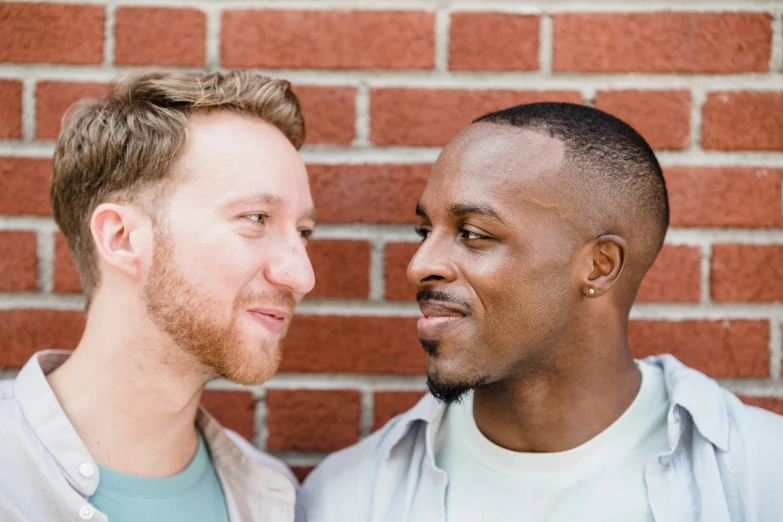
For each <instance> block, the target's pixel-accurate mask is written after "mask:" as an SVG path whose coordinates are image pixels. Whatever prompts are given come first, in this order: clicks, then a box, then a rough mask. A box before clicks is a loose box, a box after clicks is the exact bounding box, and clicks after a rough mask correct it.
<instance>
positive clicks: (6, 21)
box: [0, 3, 104, 64]
mask: <svg viewBox="0 0 783 522" xmlns="http://www.w3.org/2000/svg"><path fill="white" fill-rule="evenodd" d="M103 16H104V8H103V7H102V6H97V5H56V4H51V3H44V4H38V3H35V4H34V3H5V4H0V62H16V63H34V62H40V63H71V64H99V63H101V60H103Z"/></svg>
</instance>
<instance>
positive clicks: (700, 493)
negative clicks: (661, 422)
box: [296, 355, 783, 522]
mask: <svg viewBox="0 0 783 522" xmlns="http://www.w3.org/2000/svg"><path fill="white" fill-rule="evenodd" d="M645 361H647V362H649V363H652V364H656V365H658V366H660V367H661V369H662V370H663V374H664V382H665V386H666V391H667V394H668V396H669V403H670V404H669V409H668V414H667V431H668V447H667V448H666V449H665V450H664V451H662V452H660V453H658V454H657V455H655V457H654V458H653V459H651V460H650V461H649V462H648V463H647V466H646V470H644V478H645V483H646V485H647V499H648V502H649V505H650V510H651V511H652V514H653V516H654V518H655V520H656V522H694V521H704V522H775V521H783V494H781V486H783V417H781V416H778V415H775V414H773V413H770V412H768V411H765V410H761V409H759V408H754V407H751V406H746V405H744V404H742V402H740V400H739V399H738V398H737V397H736V396H734V395H733V394H731V393H729V392H728V391H726V390H724V389H722V388H721V387H720V386H719V385H718V384H717V383H716V382H715V381H713V380H712V379H710V378H708V377H706V376H705V375H703V374H701V373H699V372H698V371H696V370H693V369H691V368H688V367H686V366H685V365H683V364H682V363H680V362H679V361H678V360H677V359H675V358H674V357H672V356H671V355H661V356H657V357H650V358H647V359H645ZM445 410H446V407H445V406H443V405H441V404H439V403H438V402H437V401H436V400H435V399H434V398H433V397H432V396H430V395H427V396H425V397H424V398H423V399H422V400H421V401H420V402H419V403H418V404H417V405H416V406H415V407H414V408H413V409H411V410H409V411H408V412H406V413H403V414H402V415H399V416H397V417H395V418H394V419H393V420H392V421H390V422H389V423H388V424H387V425H386V426H385V427H384V428H382V429H381V430H379V431H377V432H376V433H374V434H373V435H371V436H370V437H368V438H366V439H364V440H363V441H361V442H360V443H358V444H357V445H355V446H352V447H350V448H347V449H345V450H342V451H340V452H338V453H334V454H332V455H331V456H329V457H328V458H326V460H324V462H323V463H322V464H321V465H320V466H319V467H318V468H317V469H316V470H315V471H314V472H313V473H312V474H311V475H310V477H309V478H308V479H307V481H306V482H305V484H304V486H303V487H302V489H301V491H300V495H299V498H298V500H297V509H296V515H297V516H296V520H297V522H332V521H334V522H338V521H339V522H342V521H345V520H351V521H354V520H356V521H372V522H382V521H384V522H423V521H426V522H445V521H446V489H447V483H448V477H447V474H446V472H445V471H443V470H442V469H439V468H438V467H437V466H436V464H435V457H434V451H433V449H434V439H435V435H436V433H437V431H438V427H439V424H440V422H441V419H442V418H443V415H444V412H445Z"/></svg>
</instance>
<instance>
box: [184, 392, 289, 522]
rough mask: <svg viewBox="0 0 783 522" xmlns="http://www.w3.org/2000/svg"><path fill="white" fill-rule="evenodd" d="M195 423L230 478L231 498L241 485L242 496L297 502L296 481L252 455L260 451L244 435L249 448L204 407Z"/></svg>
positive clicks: (224, 476) (220, 469)
mask: <svg viewBox="0 0 783 522" xmlns="http://www.w3.org/2000/svg"><path fill="white" fill-rule="evenodd" d="M196 424H198V426H199V428H201V432H202V433H203V434H204V439H206V442H207V447H208V448H209V452H210V455H211V457H212V463H213V465H214V466H215V471H217V473H218V475H219V476H220V477H221V481H222V482H224V483H225V482H226V481H227V480H228V481H229V482H230V487H225V486H224V493H225V494H226V495H231V496H232V500H234V501H235V502H236V501H238V500H239V499H238V498H233V497H234V496H236V493H237V491H236V489H237V488H240V489H242V490H243V491H242V493H243V494H242V496H243V497H244V496H247V498H251V499H252V498H256V499H259V498H264V499H274V500H276V501H278V502H281V503H283V504H290V505H291V506H293V505H294V503H295V502H296V490H295V488H294V485H293V484H292V483H291V482H290V481H289V480H288V479H287V478H286V477H284V476H283V475H281V474H280V473H278V472H276V471H274V470H272V469H270V468H268V467H267V466H265V465H263V463H261V462H257V461H256V460H254V459H253V458H252V457H251V455H252V454H254V453H255V452H256V451H257V450H256V449H255V447H252V446H251V445H250V444H249V443H247V442H246V441H245V440H244V439H241V443H243V445H244V446H246V448H245V449H243V448H242V447H240V445H239V444H238V443H237V442H236V441H234V440H233V439H232V438H231V437H230V436H229V434H228V433H227V432H226V429H225V428H223V426H221V425H220V423H219V422H218V421H217V420H215V418H214V417H212V415H210V414H209V413H208V412H207V410H205V409H204V408H203V407H199V410H198V413H197V414H196ZM232 520H234V518H232ZM242 520H244V518H242Z"/></svg>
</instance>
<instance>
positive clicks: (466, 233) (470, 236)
mask: <svg viewBox="0 0 783 522" xmlns="http://www.w3.org/2000/svg"><path fill="white" fill-rule="evenodd" d="M459 237H461V238H462V239H464V240H466V241H477V240H481V239H491V238H489V237H487V236H482V235H481V234H477V233H476V232H471V231H470V230H465V229H464V228H461V229H460V231H459Z"/></svg>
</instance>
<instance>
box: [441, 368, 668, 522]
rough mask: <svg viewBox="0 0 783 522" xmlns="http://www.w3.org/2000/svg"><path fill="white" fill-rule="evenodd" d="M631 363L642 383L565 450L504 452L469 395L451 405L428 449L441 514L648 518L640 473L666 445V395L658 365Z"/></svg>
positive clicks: (543, 519)
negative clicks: (439, 488) (442, 485)
mask: <svg viewBox="0 0 783 522" xmlns="http://www.w3.org/2000/svg"><path fill="white" fill-rule="evenodd" d="M637 365H638V366H639V368H640V369H641V372H642V385H641V388H640V389H639V393H638V394H637V396H636V398H635V399H634V400H633V402H632V403H631V405H630V406H629V407H628V409H627V410H626V411H625V412H624V413H623V414H622V415H621V416H620V418H618V419H617V420H616V421H615V422H614V423H613V424H612V425H611V426H609V427H608V428H606V429H605V430H604V431H603V432H602V433H599V434H598V435H597V436H595V437H594V438H592V439H591V440H589V441H587V442H585V443H584V444H582V445H581V446H578V447H576V448H573V449H570V450H568V451H563V452H557V453H523V452H517V451H510V450H507V449H505V448H502V447H500V446H497V445H496V444H494V443H493V442H491V441H490V440H489V439H487V438H486V437H485V436H484V435H483V434H482V433H481V431H480V430H479V429H478V427H477V426H476V422H475V420H474V418H473V397H472V395H471V396H470V397H469V398H467V399H466V400H465V401H464V402H462V403H461V404H457V405H454V406H452V407H450V408H449V409H448V410H447V412H446V414H445V416H444V418H443V421H442V422H441V425H440V428H439V429H438V434H437V438H436V446H435V461H436V464H437V465H438V467H439V468H441V469H443V470H445V471H446V473H447V474H448V487H447V490H446V519H447V520H448V521H449V522H476V521H483V520H491V521H493V522H495V521H497V522H503V521H507V520H508V521H514V522H525V521H531V522H533V521H535V522H561V521H562V522H577V521H578V522H598V521H607V522H608V521H612V522H617V521H622V522H652V520H653V517H652V513H651V511H650V507H649V504H648V501H647V487H646V485H645V479H644V476H645V470H646V468H647V463H648V462H649V461H650V460H652V459H653V458H654V457H655V456H656V455H657V454H658V453H660V452H662V451H664V450H665V449H667V448H668V445H669V443H668V436H667V425H666V416H667V413H668V409H669V398H668V395H667V393H666V388H665V386H664V382H663V372H662V371H661V369H660V368H659V367H658V366H655V365H652V364H648V363H645V362H642V361H639V362H637ZM585 415H589V412H585Z"/></svg>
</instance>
